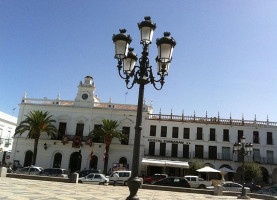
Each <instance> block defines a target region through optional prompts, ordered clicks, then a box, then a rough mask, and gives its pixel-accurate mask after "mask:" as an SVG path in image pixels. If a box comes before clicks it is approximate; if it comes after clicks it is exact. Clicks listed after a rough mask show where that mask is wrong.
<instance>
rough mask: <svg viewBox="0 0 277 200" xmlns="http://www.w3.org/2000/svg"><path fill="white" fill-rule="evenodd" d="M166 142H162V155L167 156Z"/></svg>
mask: <svg viewBox="0 0 277 200" xmlns="http://www.w3.org/2000/svg"><path fill="white" fill-rule="evenodd" d="M165 152H166V143H160V156H165Z"/></svg>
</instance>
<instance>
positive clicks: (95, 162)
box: [89, 155, 98, 169]
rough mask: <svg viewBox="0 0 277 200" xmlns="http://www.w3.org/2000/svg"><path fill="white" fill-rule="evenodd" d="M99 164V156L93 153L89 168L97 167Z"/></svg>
mask: <svg viewBox="0 0 277 200" xmlns="http://www.w3.org/2000/svg"><path fill="white" fill-rule="evenodd" d="M97 164H98V157H97V156H96V155H93V156H92V158H91V160H90V163H89V168H90V169H97Z"/></svg>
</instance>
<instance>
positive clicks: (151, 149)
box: [148, 142, 155, 156]
mask: <svg viewBox="0 0 277 200" xmlns="http://www.w3.org/2000/svg"><path fill="white" fill-rule="evenodd" d="M148 154H149V155H150V156H154V155H155V142H149V153H148Z"/></svg>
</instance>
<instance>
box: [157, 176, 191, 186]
mask: <svg viewBox="0 0 277 200" xmlns="http://www.w3.org/2000/svg"><path fill="white" fill-rule="evenodd" d="M153 185H161V186H171V187H184V188H190V184H189V182H188V181H187V179H185V178H184V177H167V178H163V179H161V180H159V181H156V182H154V183H153Z"/></svg>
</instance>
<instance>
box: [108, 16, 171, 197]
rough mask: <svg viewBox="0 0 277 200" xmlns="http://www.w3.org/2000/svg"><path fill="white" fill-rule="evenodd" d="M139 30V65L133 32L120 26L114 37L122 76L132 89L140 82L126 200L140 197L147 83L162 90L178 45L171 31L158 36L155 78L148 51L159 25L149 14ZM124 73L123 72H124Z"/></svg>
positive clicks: (118, 66)
mask: <svg viewBox="0 0 277 200" xmlns="http://www.w3.org/2000/svg"><path fill="white" fill-rule="evenodd" d="M138 27H139V30H140V36H141V40H140V44H142V46H143V51H142V53H141V54H142V56H141V57H140V58H139V65H138V66H136V62H137V60H138V58H137V55H136V54H135V53H134V52H133V50H134V49H133V48H130V47H129V45H130V43H131V41H132V39H131V37H130V35H127V34H126V30H125V29H120V30H119V31H120V33H119V34H116V35H115V34H114V35H113V37H112V40H113V42H114V44H115V58H116V59H117V60H118V65H117V68H118V73H119V76H120V77H121V78H122V79H124V80H125V83H126V87H127V88H128V89H131V88H132V87H133V86H134V84H135V83H137V84H138V85H139V95H138V106H137V117H136V126H135V140H134V151H133V160H132V177H131V178H130V179H129V180H128V187H129V190H130V195H129V196H128V197H127V200H135V199H139V198H138V196H137V191H138V188H139V186H140V184H141V180H140V179H139V178H138V173H139V171H138V169H139V160H140V140H141V130H142V124H141V123H142V109H143V96H144V86H145V85H147V84H148V83H151V84H152V85H153V86H154V88H155V89H157V90H161V89H162V87H163V85H164V77H165V76H167V75H168V69H169V65H170V62H171V60H172V52H173V48H174V46H175V45H176V42H175V40H174V39H173V38H172V37H170V33H169V32H165V33H164V37H162V38H158V39H157V40H156V44H157V47H158V56H157V57H156V62H157V75H158V76H159V79H158V80H156V79H155V77H154V75H153V71H152V66H150V65H149V59H148V51H149V44H151V43H152V38H153V33H154V30H155V29H156V24H155V23H153V22H152V21H151V18H150V17H149V16H147V17H145V18H144V21H142V22H140V23H138ZM122 72H123V73H122ZM157 83H158V85H157Z"/></svg>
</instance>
